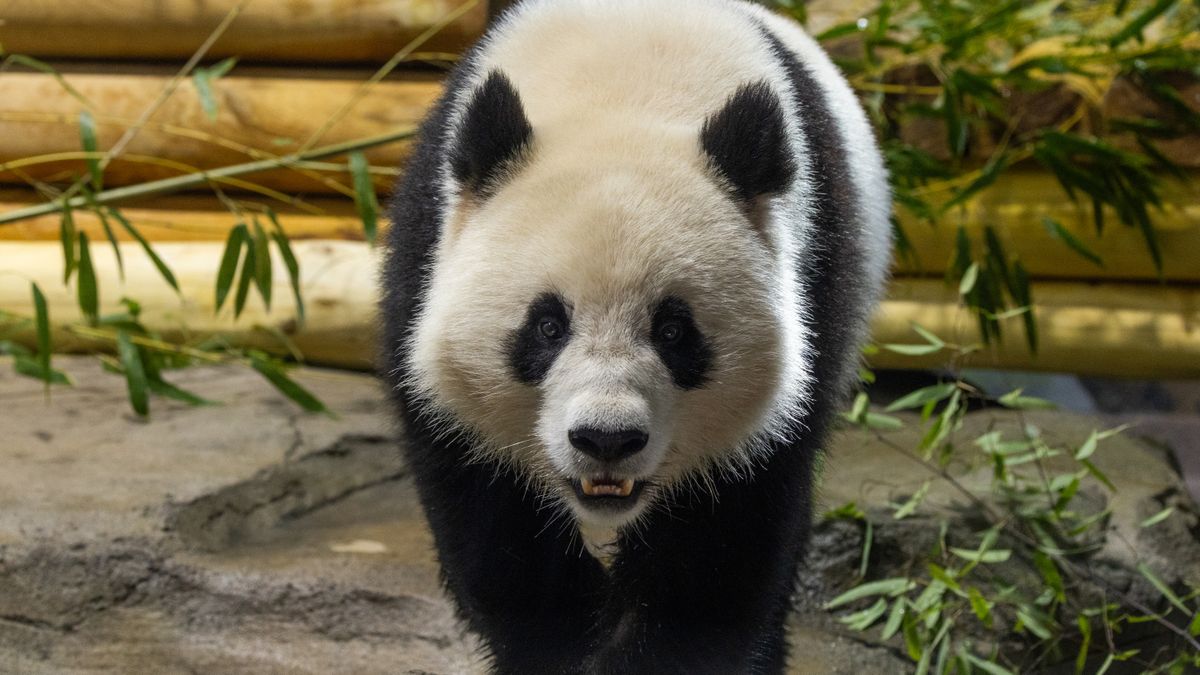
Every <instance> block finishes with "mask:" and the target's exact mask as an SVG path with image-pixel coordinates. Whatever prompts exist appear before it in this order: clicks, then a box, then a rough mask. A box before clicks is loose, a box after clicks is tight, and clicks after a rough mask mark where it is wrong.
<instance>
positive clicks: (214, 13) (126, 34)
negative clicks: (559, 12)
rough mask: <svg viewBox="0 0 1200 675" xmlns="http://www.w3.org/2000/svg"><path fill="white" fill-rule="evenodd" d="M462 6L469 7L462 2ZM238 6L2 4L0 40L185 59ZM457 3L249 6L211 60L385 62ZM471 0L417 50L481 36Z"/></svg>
mask: <svg viewBox="0 0 1200 675" xmlns="http://www.w3.org/2000/svg"><path fill="white" fill-rule="evenodd" d="M468 1H469V0H468ZM238 4H239V2H238V0H207V1H205V2H195V0H156V1H155V2H154V3H153V4H152V5H146V4H144V3H140V2H136V1H134V0H113V1H112V2H97V1H96V0H53V2H46V0H6V1H5V2H4V3H3V9H2V11H0V17H2V18H3V19H4V22H3V23H2V24H0V42H2V43H3V44H4V47H5V49H6V51H8V52H10V53H17V54H29V55H32V56H41V57H62V56H69V57H84V58H91V57H95V58H121V59H130V58H157V59H185V58H187V57H189V56H191V54H192V52H193V51H194V50H195V49H196V48H197V47H199V46H200V44H201V43H203V42H204V41H205V39H206V38H207V37H208V35H209V33H211V32H212V30H213V29H214V28H215V27H216V26H217V25H218V24H219V23H221V21H222V20H223V19H224V18H225V16H226V14H228V13H229V12H230V10H232V9H233V8H234V7H235V6H236V5H238ZM463 4H464V0H389V1H387V2H362V0H299V1H297V0H254V1H253V2H250V3H246V4H245V7H244V9H243V10H242V12H241V13H240V14H239V15H238V17H237V18H236V19H235V20H234V22H233V23H232V24H231V25H230V27H229V29H228V30H227V31H226V32H225V34H224V35H223V36H222V37H221V39H219V40H218V41H217V42H216V43H215V44H214V45H213V47H212V49H211V51H210V52H209V55H210V56H212V57H216V58H220V57H224V56H237V57H240V58H243V59H259V60H270V61H308V62H312V61H324V62H329V61H383V60H386V59H387V58H389V57H390V56H391V55H392V54H394V53H396V52H397V51H399V50H400V49H402V48H404V47H405V46H406V45H408V43H409V42H411V41H412V40H413V38H415V37H417V36H418V35H420V34H421V33H423V32H425V31H426V30H428V29H430V28H431V27H432V26H435V25H437V24H438V23H439V22H440V21H441V20H442V19H443V17H445V16H446V15H447V14H449V13H450V12H452V11H455V10H456V9H458V8H459V7H460V6H461V5H463ZM486 18H487V2H485V1H483V0H479V1H478V2H474V5H473V6H472V7H471V8H470V9H469V10H468V11H467V12H466V13H465V14H463V15H462V16H461V17H459V18H458V19H456V20H454V21H452V22H451V23H450V24H449V25H448V26H447V27H446V28H444V29H443V30H441V31H439V32H438V33H437V34H435V35H434V36H433V37H432V38H430V39H429V41H428V42H426V43H425V44H424V45H423V46H422V47H421V48H422V49H425V50H438V51H458V50H461V49H462V48H463V47H465V46H466V45H468V44H469V43H470V42H472V41H473V40H474V39H475V38H476V37H478V36H479V35H480V33H482V31H483V27H484V23H485V21H486Z"/></svg>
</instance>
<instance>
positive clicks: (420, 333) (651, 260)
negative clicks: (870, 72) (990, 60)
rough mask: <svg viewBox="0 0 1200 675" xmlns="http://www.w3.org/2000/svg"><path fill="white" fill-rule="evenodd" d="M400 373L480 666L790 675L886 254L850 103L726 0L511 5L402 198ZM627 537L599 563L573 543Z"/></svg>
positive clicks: (390, 346) (770, 30)
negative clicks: (821, 489)
mask: <svg viewBox="0 0 1200 675" xmlns="http://www.w3.org/2000/svg"><path fill="white" fill-rule="evenodd" d="M391 208H392V210H391V218H392V220H393V227H392V229H391V231H390V235H389V237H390V239H389V251H388V257H387V260H386V262H385V268H384V270H385V271H384V278H383V285H384V289H383V300H382V303H381V315H382V321H383V327H384V330H383V338H384V344H383V349H384V360H385V364H386V377H387V380H388V384H389V385H390V388H391V391H392V394H393V398H394V400H395V402H396V404H397V409H398V412H399V416H400V418H401V419H402V421H403V422H404V426H405V430H406V433H407V437H408V438H407V444H406V454H407V457H408V460H409V462H410V464H411V466H412V468H413V472H414V477H415V479H416V482H417V487H418V490H419V492H420V496H421V500H422V504H423V506H424V508H425V511H426V515H427V517H428V519H429V522H430V526H431V529H432V530H433V534H434V539H435V542H436V545H437V549H438V557H439V561H440V563H441V565H442V570H443V577H444V580H445V583H446V586H447V589H448V590H449V592H450V594H451V596H452V597H453V598H454V600H455V601H456V603H457V605H458V608H459V610H460V614H461V615H462V617H463V618H464V619H465V620H466V622H467V623H468V625H469V626H470V628H472V629H473V630H474V631H476V632H477V633H479V635H480V636H481V638H482V639H483V642H484V645H485V648H486V649H487V652H488V655H489V657H490V658H491V662H492V664H493V666H494V668H495V670H496V671H497V672H514V673H518V672H519V673H540V672H546V673H558V672H579V673H610V672H611V673H617V672H620V673H627V672H647V673H649V672H655V673H664V672H681V673H682V672H688V673H696V672H713V673H731V672H763V673H769V672H779V671H780V670H781V669H782V668H783V667H784V664H785V660H786V657H787V650H786V644H785V641H784V634H783V623H784V620H785V618H786V613H787V607H788V598H789V596H790V593H791V590H792V587H793V579H794V578H795V574H796V573H797V568H798V563H799V560H800V558H801V556H802V554H803V549H804V544H805V541H806V539H807V534H808V527H809V520H810V518H811V513H810V511H811V494H810V492H811V474H812V464H813V460H814V458H815V457H816V455H817V453H818V452H819V451H820V448H821V447H822V445H823V443H824V442H825V440H826V438H827V435H828V432H829V427H830V425H831V423H832V420H833V419H834V417H835V415H836V413H837V411H838V410H839V407H840V406H841V405H842V404H843V402H844V396H845V394H846V392H847V391H848V389H849V386H850V385H851V384H852V382H853V379H854V373H855V372H856V365H857V363H858V350H859V347H860V345H861V342H862V341H863V339H864V337H865V332H866V325H867V319H868V317H869V315H870V313H871V311H872V310H873V308H874V306H875V304H876V303H877V301H878V298H879V294H880V292H881V287H882V285H883V282H884V279H885V276H886V268H887V264H888V259H889V254H890V226H889V223H888V213H889V210H890V195H889V192H888V188H887V181H886V174H885V172H884V169H883V165H882V160H881V158H880V155H879V152H878V149H877V148H876V146H875V143H874V140H873V136H872V132H871V129H870V127H869V125H868V123H867V120H866V118H865V115H864V114H863V112H862V110H861V108H860V107H859V106H858V103H857V101H856V100H855V98H854V95H853V93H852V92H851V90H850V88H849V86H848V85H847V84H846V82H845V81H844V80H843V79H842V77H841V75H840V74H839V73H838V72H837V70H836V68H835V67H834V66H833V65H832V63H831V62H830V61H829V60H828V58H827V57H826V56H825V54H824V53H823V52H822V51H821V50H820V48H819V47H818V46H817V45H816V43H815V42H813V41H812V40H811V38H809V37H808V36H807V35H805V34H804V33H803V32H802V31H801V30H800V29H799V28H798V27H796V26H794V25H792V24H791V23H789V22H788V21H786V20H784V19H782V18H780V17H777V16H774V15H772V14H770V13H769V12H767V11H766V10H764V9H762V8H760V7H757V6H755V5H751V4H748V3H743V2H740V1H738V0H686V1H684V0H527V1H526V2H524V3H522V4H519V5H518V6H516V7H515V8H514V9H512V10H510V11H509V12H508V13H506V14H505V15H504V16H503V17H502V18H501V19H500V20H499V21H498V22H497V23H496V25H495V26H494V27H493V28H492V29H491V30H490V31H489V32H488V34H487V35H486V36H485V37H484V38H483V39H482V40H481V42H480V43H479V44H478V45H477V46H476V47H475V49H474V50H473V51H472V52H470V53H469V54H468V55H467V56H466V57H465V58H464V59H463V61H462V62H461V63H460V64H459V66H458V67H457V68H456V70H455V72H454V73H453V74H452V76H451V77H450V79H449V81H448V83H447V87H446V91H445V94H444V95H443V97H442V99H441V100H440V102H439V103H438V105H437V106H436V107H435V109H434V110H433V112H432V113H431V114H430V116H429V118H428V119H427V120H426V122H425V123H424V125H423V126H422V130H421V138H420V141H419V144H418V147H417V149H416V151H415V153H414V155H413V157H412V158H411V159H410V161H409V164H408V166H407V168H406V172H405V175H404V177H403V179H402V180H401V182H400V184H399V186H398V188H397V191H396V195H395V197H394V199H393V203H392V207H391ZM581 525H582V526H601V527H611V528H615V529H616V530H617V532H618V536H617V541H616V553H615V555H614V557H613V560H612V562H611V565H609V566H607V567H606V566H605V565H602V564H601V563H600V562H598V561H597V560H596V558H595V557H593V556H592V555H591V554H590V553H589V552H588V551H587V550H586V549H585V548H584V547H583V544H582V543H581V541H580V537H579V536H578V534H579V531H580V526H581Z"/></svg>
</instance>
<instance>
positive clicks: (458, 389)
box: [409, 72, 807, 527]
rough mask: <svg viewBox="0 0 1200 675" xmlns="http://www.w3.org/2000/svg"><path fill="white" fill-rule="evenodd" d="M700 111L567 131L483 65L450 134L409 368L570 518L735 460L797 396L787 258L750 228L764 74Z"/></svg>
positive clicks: (786, 413) (447, 415) (619, 518)
mask: <svg viewBox="0 0 1200 675" xmlns="http://www.w3.org/2000/svg"><path fill="white" fill-rule="evenodd" d="M714 108H715V110H711V111H701V112H700V113H698V114H697V119H696V120H694V121H691V122H681V121H680V120H669V121H664V122H663V123H661V124H654V123H647V121H646V120H645V119H640V118H638V117H637V116H636V115H635V116H631V117H629V118H625V117H623V116H622V114H621V113H620V112H613V113H612V115H610V116H608V117H607V118H606V119H605V120H604V122H603V124H598V125H597V126H596V127H595V128H590V129H588V130H587V131H588V133H586V134H580V133H578V132H579V130H578V129H572V128H570V127H569V126H565V125H561V124H559V123H558V122H557V121H556V120H555V119H554V118H553V116H546V119H544V120H543V119H541V118H535V121H534V122H533V123H531V121H530V119H529V117H527V115H526V112H525V110H524V109H523V106H522V103H521V100H520V97H519V95H518V93H517V91H516V89H515V87H514V86H513V85H512V84H511V82H510V81H509V80H508V79H507V78H506V77H505V76H504V75H502V74H500V73H498V72H493V73H492V74H491V75H489V76H488V77H486V78H485V79H484V80H483V82H482V84H481V85H479V86H478V87H477V88H475V89H474V90H473V92H471V95H470V96H469V97H468V99H467V102H466V104H465V107H464V109H463V111H462V115H461V119H460V120H459V121H458V123H457V125H456V128H455V132H456V133H454V134H453V136H454V138H455V140H454V142H453V147H452V148H451V150H450V154H449V157H448V158H447V162H446V167H445V168H446V172H447V175H446V181H447V185H448V186H449V187H448V189H447V192H448V196H449V199H448V201H449V202H450V208H449V212H448V214H447V216H446V219H445V225H444V229H443V233H442V237H441V239H440V241H439V244H438V250H437V251H436V253H435V256H434V265H433V269H432V274H431V279H430V283H429V286H428V289H427V294H426V296H425V301H424V305H423V309H422V311H421V314H420V316H419V317H418V319H417V322H416V326H415V329H414V331H413V338H412V344H411V346H410V350H409V354H410V356H409V359H410V366H411V372H412V373H413V381H412V384H413V386H414V388H415V389H416V390H417V391H418V392H420V393H421V394H422V395H423V396H425V397H426V398H427V400H428V402H429V404H430V405H429V409H430V410H433V411H436V412H437V414H439V416H440V420H441V421H442V422H444V423H445V425H446V431H447V433H450V432H454V431H463V430H465V431H467V432H468V433H470V434H472V435H473V437H474V439H475V440H476V443H475V444H474V445H475V446H476V447H478V448H479V451H480V453H481V455H482V456H481V457H480V459H482V460H490V461H496V460H499V461H501V462H504V463H507V464H509V465H510V466H512V467H513V468H514V469H516V470H517V472H518V474H519V475H521V476H523V477H524V478H526V479H527V480H528V481H529V485H530V487H531V489H533V490H535V491H536V492H537V494H539V495H540V496H542V497H543V498H545V499H547V500H549V501H552V502H555V503H559V504H564V505H566V506H568V507H569V508H570V509H571V510H573V511H574V513H575V514H576V516H577V517H578V518H579V519H580V520H581V521H586V522H589V523H591V524H597V525H602V526H608V527H621V526H626V525H629V524H631V523H633V522H635V521H636V520H637V518H638V517H639V516H640V515H641V514H643V513H646V512H647V509H650V508H655V507H660V508H669V505H670V500H671V499H672V498H674V497H675V496H676V495H677V491H678V490H680V489H689V488H696V487H700V488H702V487H703V486H704V485H705V479H706V477H707V476H710V475H711V473H710V472H711V471H712V470H714V469H716V470H722V469H725V470H737V469H739V468H744V467H746V466H747V462H748V461H752V460H753V459H754V457H755V453H756V449H759V448H763V447H765V445H766V443H767V442H768V441H769V439H770V437H771V435H772V434H773V433H777V432H779V431H780V429H781V427H782V426H784V422H785V420H787V419H791V418H792V417H794V415H795V407H796V405H798V401H799V400H800V399H802V398H803V394H802V392H800V390H799V387H801V386H802V385H803V383H804V382H806V381H807V380H806V379H805V378H806V375H805V372H804V371H805V368H804V367H803V364H801V363H799V362H798V361H799V360H798V359H797V358H796V357H795V355H797V354H802V353H803V349H802V348H801V347H802V344H801V343H802V341H803V339H802V335H801V334H800V333H799V330H800V329H799V328H798V327H797V326H798V325H799V319H798V318H797V314H798V309H797V302H798V300H797V298H796V297H795V296H796V292H795V291H794V286H795V282H794V277H793V276H792V274H793V273H792V272H791V270H792V267H793V265H792V260H793V259H794V254H793V253H792V252H791V251H790V250H789V249H788V246H787V243H786V242H785V241H782V240H781V239H782V238H786V237H782V238H781V235H780V232H779V231H777V228H774V227H773V226H772V225H770V211H771V204H772V200H773V199H776V198H777V197H778V195H779V194H780V193H781V192H783V191H784V190H785V189H786V188H787V186H788V185H789V184H790V182H791V181H792V178H793V176H794V172H795V167H794V165H793V163H792V161H791V159H790V157H791V152H790V145H789V140H788V138H789V137H788V133H789V132H788V130H787V128H786V124H785V117H784V114H783V112H782V110H781V107H780V104H779V102H778V99H777V98H776V97H775V95H774V94H773V93H772V92H771V91H770V90H769V89H768V88H767V86H766V85H762V84H760V85H748V86H743V87H741V88H739V89H737V91H736V92H735V93H733V94H732V95H731V96H730V97H729V98H728V99H727V100H726V101H724V102H723V103H722V102H721V101H718V102H716V103H715V104H714ZM643 117H644V115H643Z"/></svg>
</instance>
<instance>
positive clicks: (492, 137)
mask: <svg viewBox="0 0 1200 675" xmlns="http://www.w3.org/2000/svg"><path fill="white" fill-rule="evenodd" d="M532 138H533V127H531V126H530V125H529V120H528V119H527V118H526V117H525V110H524V108H522V107H521V97H520V96H519V95H517V90H516V89H514V88H513V85H512V82H511V81H509V79H508V77H506V76H505V75H504V74H503V73H501V72H500V71H498V70H493V71H492V72H491V73H490V74H488V76H487V78H486V79H485V80H484V81H483V84H482V85H480V86H479V88H478V89H476V90H475V93H474V94H473V95H472V98H471V102H470V103H468V104H467V109H466V112H465V113H464V114H463V118H462V123H461V124H460V125H459V129H458V135H457V138H456V140H455V145H454V149H453V151H452V153H451V156H450V168H451V170H452V171H453V173H454V178H455V179H457V180H458V182H459V184H460V185H463V186H465V187H466V188H467V189H469V190H471V191H472V192H474V193H475V194H476V195H478V196H481V197H486V196H487V195H488V193H489V192H490V191H491V190H493V189H494V188H495V187H496V184H497V182H498V181H499V180H500V179H502V178H503V175H504V173H505V171H506V170H508V169H510V168H511V167H512V165H513V164H515V163H516V162H517V161H519V160H520V158H521V156H522V155H523V154H524V153H525V151H526V150H527V149H528V148H529V145H530V142H531V141H532Z"/></svg>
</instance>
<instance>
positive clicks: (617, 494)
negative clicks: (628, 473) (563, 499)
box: [571, 476, 646, 506]
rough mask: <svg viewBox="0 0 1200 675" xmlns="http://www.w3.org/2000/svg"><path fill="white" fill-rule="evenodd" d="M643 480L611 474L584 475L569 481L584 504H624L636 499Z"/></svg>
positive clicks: (639, 493) (644, 483) (643, 485)
mask: <svg viewBox="0 0 1200 675" xmlns="http://www.w3.org/2000/svg"><path fill="white" fill-rule="evenodd" d="M645 486H646V482H645V481H637V480H633V479H632V478H614V477H612V476H584V477H582V478H578V479H575V480H572V481H571V487H572V488H573V489H574V490H575V496H576V497H578V498H579V500H580V501H581V502H584V503H585V504H595V505H597V506H599V505H613V506H617V505H626V504H632V503H634V502H636V501H637V498H638V496H639V495H641V493H642V488H644V487H645Z"/></svg>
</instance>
